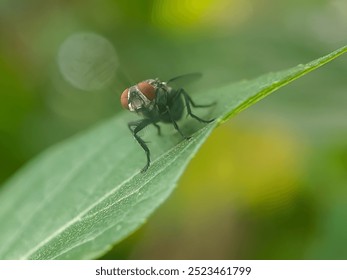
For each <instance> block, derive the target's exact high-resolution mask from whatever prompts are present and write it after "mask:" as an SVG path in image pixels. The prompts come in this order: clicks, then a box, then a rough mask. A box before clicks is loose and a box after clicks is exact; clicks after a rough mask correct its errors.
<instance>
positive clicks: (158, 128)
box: [153, 123, 161, 136]
mask: <svg viewBox="0 0 347 280" xmlns="http://www.w3.org/2000/svg"><path fill="white" fill-rule="evenodd" d="M153 125H154V126H155V127H156V128H157V130H158V135H159V136H160V135H161V129H160V126H159V125H158V124H156V123H153Z"/></svg>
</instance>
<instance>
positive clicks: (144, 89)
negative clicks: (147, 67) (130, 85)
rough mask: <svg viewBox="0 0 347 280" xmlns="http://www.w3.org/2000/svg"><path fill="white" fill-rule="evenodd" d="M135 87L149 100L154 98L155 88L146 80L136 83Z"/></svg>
mask: <svg viewBox="0 0 347 280" xmlns="http://www.w3.org/2000/svg"><path fill="white" fill-rule="evenodd" d="M137 88H138V89H139V90H140V91H141V93H142V94H143V95H144V96H146V97H147V99H148V100H149V101H152V100H153V99H154V98H155V88H154V86H152V85H151V84H150V83H148V82H147V81H144V82H141V83H138V84H137Z"/></svg>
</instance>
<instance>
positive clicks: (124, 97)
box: [120, 88, 129, 110]
mask: <svg viewBox="0 0 347 280" xmlns="http://www.w3.org/2000/svg"><path fill="white" fill-rule="evenodd" d="M128 92H129V89H128V88H127V89H126V90H125V91H123V93H122V95H121V96H120V103H121V104H122V106H123V108H124V109H127V110H129V106H128V105H129V104H128Z"/></svg>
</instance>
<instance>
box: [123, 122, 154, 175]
mask: <svg viewBox="0 0 347 280" xmlns="http://www.w3.org/2000/svg"><path fill="white" fill-rule="evenodd" d="M152 123H153V121H152V120H150V119H143V120H139V121H134V122H130V123H128V127H129V129H130V131H131V132H132V134H133V136H134V138H135V140H136V141H137V143H139V144H140V146H141V147H142V149H143V150H144V151H145V153H146V157H147V163H146V165H145V166H144V167H143V168H142V170H141V172H145V171H147V169H148V167H149V166H150V164H151V156H150V151H149V148H148V146H147V144H146V142H145V141H144V140H143V139H142V138H141V137H140V136H138V135H137V133H139V132H140V131H141V130H142V129H144V128H145V127H146V126H148V125H150V124H152ZM159 131H160V130H159Z"/></svg>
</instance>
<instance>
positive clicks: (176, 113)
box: [160, 96, 184, 123]
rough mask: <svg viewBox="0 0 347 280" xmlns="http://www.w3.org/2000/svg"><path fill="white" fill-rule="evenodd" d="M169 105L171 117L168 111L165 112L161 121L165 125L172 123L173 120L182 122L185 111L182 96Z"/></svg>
mask: <svg viewBox="0 0 347 280" xmlns="http://www.w3.org/2000/svg"><path fill="white" fill-rule="evenodd" d="M167 105H168V107H169V109H170V113H171V117H170V114H169V113H168V111H167V110H165V113H164V114H162V115H161V116H160V119H161V121H162V122H165V123H170V122H172V121H173V120H174V121H178V120H180V119H181V118H182V115H183V111H184V104H183V100H182V98H181V96H178V97H177V98H175V99H174V100H172V101H171V102H168V104H167Z"/></svg>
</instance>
